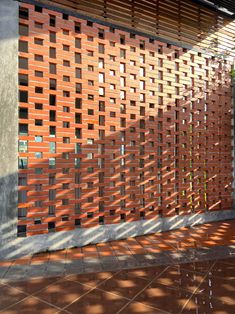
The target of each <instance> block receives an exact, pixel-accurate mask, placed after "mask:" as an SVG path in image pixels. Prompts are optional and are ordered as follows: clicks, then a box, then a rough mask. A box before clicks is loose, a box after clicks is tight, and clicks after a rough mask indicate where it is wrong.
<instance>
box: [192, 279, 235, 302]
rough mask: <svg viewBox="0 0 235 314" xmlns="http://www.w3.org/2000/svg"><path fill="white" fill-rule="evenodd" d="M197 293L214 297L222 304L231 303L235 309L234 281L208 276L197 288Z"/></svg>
mask: <svg viewBox="0 0 235 314" xmlns="http://www.w3.org/2000/svg"><path fill="white" fill-rule="evenodd" d="M197 293H202V294H204V295H206V296H208V297H214V298H216V299H218V300H219V301H221V302H223V303H231V304H233V305H234V307H235V280H226V279H223V278H220V277H213V276H210V275H208V276H207V277H206V278H205V279H204V280H203V282H202V284H201V285H200V287H199V288H198V290H197Z"/></svg>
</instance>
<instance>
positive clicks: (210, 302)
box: [182, 294, 235, 314]
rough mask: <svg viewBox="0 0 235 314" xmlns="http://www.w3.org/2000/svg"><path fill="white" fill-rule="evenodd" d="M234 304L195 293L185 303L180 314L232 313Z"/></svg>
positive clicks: (234, 308)
mask: <svg viewBox="0 0 235 314" xmlns="http://www.w3.org/2000/svg"><path fill="white" fill-rule="evenodd" d="M233 313H235V306H234V305H233V304H229V303H223V302H220V301H219V300H217V299H215V298H211V297H209V296H204V295H200V294H195V295H193V297H192V298H191V299H190V300H189V302H188V303H187V304H186V305H185V307H184V309H183V311H182V314H233Z"/></svg>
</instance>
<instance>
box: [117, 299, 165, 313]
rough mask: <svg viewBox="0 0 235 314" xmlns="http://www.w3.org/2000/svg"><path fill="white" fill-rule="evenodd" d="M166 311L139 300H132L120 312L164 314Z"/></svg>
mask: <svg viewBox="0 0 235 314" xmlns="http://www.w3.org/2000/svg"><path fill="white" fill-rule="evenodd" d="M164 313H166V312H164ZM164 313H163V311H161V310H158V309H156V308H152V307H149V306H147V305H144V304H143V303H139V302H131V303H130V304H128V305H127V306H126V307H125V308H124V309H123V310H122V311H121V312H120V314H164Z"/></svg>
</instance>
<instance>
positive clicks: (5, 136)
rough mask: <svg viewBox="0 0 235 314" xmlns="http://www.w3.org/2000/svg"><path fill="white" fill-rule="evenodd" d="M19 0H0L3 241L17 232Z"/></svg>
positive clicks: (0, 211) (0, 219)
mask: <svg viewBox="0 0 235 314" xmlns="http://www.w3.org/2000/svg"><path fill="white" fill-rule="evenodd" d="M18 24H19V21H18V2H16V1H13V0H1V1H0V73H1V75H0V156H1V157H0V245H1V246H2V247H3V245H2V244H3V242H5V241H9V240H11V239H13V238H15V237H16V232H17V172H18V163H17V137H18Z"/></svg>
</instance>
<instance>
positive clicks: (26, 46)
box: [19, 40, 28, 52]
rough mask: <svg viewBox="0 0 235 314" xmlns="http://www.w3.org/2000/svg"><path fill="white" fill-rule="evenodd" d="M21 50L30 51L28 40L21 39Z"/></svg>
mask: <svg viewBox="0 0 235 314" xmlns="http://www.w3.org/2000/svg"><path fill="white" fill-rule="evenodd" d="M19 51H20V52H28V42H27V41H23V40H20V41H19Z"/></svg>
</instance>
